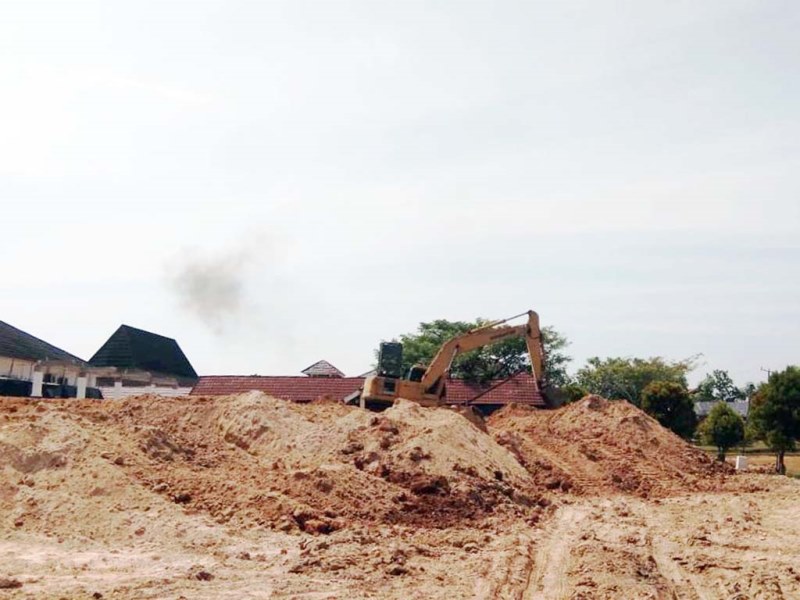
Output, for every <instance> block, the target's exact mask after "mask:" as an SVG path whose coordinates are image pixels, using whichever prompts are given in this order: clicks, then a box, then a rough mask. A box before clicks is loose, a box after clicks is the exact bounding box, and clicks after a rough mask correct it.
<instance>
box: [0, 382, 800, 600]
mask: <svg viewBox="0 0 800 600" xmlns="http://www.w3.org/2000/svg"><path fill="white" fill-rule="evenodd" d="M798 498H800V482H798V481H796V480H792V479H788V478H783V477H776V476H767V475H756V474H750V475H748V474H745V475H734V474H732V473H731V471H730V470H729V469H726V468H725V467H724V466H721V465H718V464H716V463H715V462H714V461H713V460H710V459H709V458H708V457H707V456H706V455H705V454H704V453H702V452H701V451H699V450H696V449H693V448H691V447H689V446H688V445H686V444H684V443H683V442H682V441H681V440H679V439H678V438H675V437H674V436H672V434H670V433H669V432H667V431H665V430H663V429H662V428H660V426H658V424H657V423H655V422H654V421H652V419H649V418H648V417H647V416H646V415H643V414H642V413H640V412H639V411H638V410H637V409H635V408H633V407H631V406H629V405H626V404H624V403H608V402H606V401H604V400H602V399H597V398H589V399H585V400H583V401H582V402H581V403H578V404H576V405H572V406H570V407H567V408H565V409H562V410H560V411H552V412H546V413H544V412H535V411H528V410H523V409H515V408H512V409H507V410H504V411H502V412H501V413H500V414H497V415H495V416H493V417H492V418H491V419H490V420H489V422H488V423H487V428H486V431H483V430H481V429H479V428H478V427H475V426H473V425H472V424H471V423H470V422H469V421H467V419H464V418H463V417H462V416H460V415H458V414H456V413H454V412H452V411H449V410H446V409H436V410H434V409H421V408H420V407H417V406H414V405H411V404H410V403H400V404H399V405H398V406H396V407H394V408H393V409H391V410H390V411H387V412H385V413H382V414H381V415H375V414H372V413H367V412H363V411H360V410H358V409H353V408H347V407H342V406H339V405H335V404H329V403H320V404H312V405H307V406H298V405H291V404H289V403H286V402H283V401H279V400H274V399H271V398H267V397H265V396H263V395H261V394H245V395H241V396H236V397H229V398H221V399H203V398H200V399H197V398H187V399H179V400H172V399H162V398H157V397H143V398H136V399H131V400H127V401H124V402H118V403H116V402H115V403H98V402H88V401H87V402H75V401H72V402H67V401H63V402H62V401H49V402H31V401H23V400H19V399H0V534H1V535H0V599H1V598H6V597H7V598H100V597H103V598H123V599H125V598H173V599H178V598H186V599H194V598H800V544H798V541H800V502H798Z"/></svg>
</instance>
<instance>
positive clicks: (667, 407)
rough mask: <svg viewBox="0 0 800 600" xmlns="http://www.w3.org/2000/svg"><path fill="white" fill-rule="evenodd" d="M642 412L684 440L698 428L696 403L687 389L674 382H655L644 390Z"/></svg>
mask: <svg viewBox="0 0 800 600" xmlns="http://www.w3.org/2000/svg"><path fill="white" fill-rule="evenodd" d="M642 410H644V411H645V412H646V413H647V414H649V415H651V416H652V417H653V418H654V419H656V420H657V421H658V422H659V423H661V424H662V425H663V426H664V427H666V428H667V429H671V430H672V431H674V432H675V433H677V434H678V435H679V436H681V437H682V438H687V439H688V438H690V437H692V435H693V434H694V430H695V427H696V426H697V416H696V415H695V414H694V403H693V402H692V399H691V398H690V397H689V392H688V391H687V389H686V387H685V386H683V385H681V384H679V383H675V382H672V381H653V382H651V383H649V384H647V386H645V388H644V389H643V390H642Z"/></svg>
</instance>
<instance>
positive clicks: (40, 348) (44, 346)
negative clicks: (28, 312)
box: [0, 321, 101, 398]
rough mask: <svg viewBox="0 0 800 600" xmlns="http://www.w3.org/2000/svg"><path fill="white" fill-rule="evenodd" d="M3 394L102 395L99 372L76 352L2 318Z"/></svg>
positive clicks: (0, 390) (0, 388)
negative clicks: (59, 346) (42, 338)
mask: <svg viewBox="0 0 800 600" xmlns="http://www.w3.org/2000/svg"><path fill="white" fill-rule="evenodd" d="M0 396H33V397H44V398H86V397H90V398H99V397H101V395H100V392H99V390H97V388H96V386H95V373H94V370H93V369H92V368H91V366H90V365H89V364H88V363H87V362H86V361H84V360H83V359H81V358H78V357H77V356H75V355H74V354H70V353H69V352H67V351H66V350H62V349H61V348H58V347H56V346H53V345H52V344H49V343H48V342H45V341H44V340H41V339H39V338H37V337H35V336H33V335H31V334H30V333H26V332H25V331H22V330H21V329H17V328H16V327H13V326H12V325H9V324H8V323H6V322H4V321H0Z"/></svg>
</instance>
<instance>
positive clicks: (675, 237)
mask: <svg viewBox="0 0 800 600" xmlns="http://www.w3.org/2000/svg"><path fill="white" fill-rule="evenodd" d="M798 30H800V4H798V3H797V2H794V1H792V0H784V1H780V0H752V1H742V0H706V1H704V2H699V3H698V2H690V1H681V0H670V1H660V0H651V1H648V2H642V1H640V0H637V1H633V0H631V1H623V0H617V1H607V0H585V1H584V0H559V1H557V2H556V1H548V2H543V1H534V0H527V1H516V0H493V1H489V0H485V1H470V0H426V1H419V0H404V1H402V2H397V1H392V2H389V1H383V0H369V1H367V0H349V1H345V0H316V1H304V0H287V1H284V0H272V1H261V0H259V1H255V0H253V1H243V0H238V1H237V0H191V1H189V0H185V1H179V0H157V1H151V0H137V1H136V2H131V1H125V2H122V1H116V0H98V1H78V0H54V1H49V2H48V1H40V0H4V1H3V2H2V3H0V211H1V212H0V215H2V216H0V225H1V226H2V228H1V229H0V231H2V233H0V253H1V254H2V256H3V257H4V261H3V262H4V264H3V278H2V282H1V283H0V320H4V321H6V322H8V323H10V324H12V325H14V326H16V327H18V328H20V329H23V330H25V331H28V332H29V333H32V334H34V335H37V336H39V337H41V338H43V339H45V340H47V341H49V342H51V343H53V344H55V345H57V346H60V347H62V348H64V349H66V350H68V351H70V352H72V353H74V354H77V355H78V356H81V357H82V358H89V357H90V356H91V355H92V354H93V353H94V352H95V351H96V350H97V349H98V348H99V347H100V346H101V345H102V344H103V342H104V341H105V340H106V339H107V338H108V337H109V336H110V335H111V334H112V333H113V332H114V330H115V329H116V328H117V327H118V326H119V325H120V324H122V323H125V324H128V325H132V326H134V327H139V328H142V329H146V330H149V331H153V332H157V333H160V334H162V335H167V336H169V337H174V338H176V339H177V340H178V342H179V343H180V345H181V347H182V348H183V350H184V352H185V353H186V354H187V356H188V357H189V359H190V361H191V362H192V363H193V365H194V366H195V369H196V370H197V371H198V372H199V373H201V374H205V375H211V374H218V375H221V374H245V375H247V374H256V373H258V374H262V375H279V374H281V375H290V374H298V373H299V371H300V370H301V369H303V368H305V367H307V366H308V365H310V364H311V363H313V362H315V361H317V360H319V359H322V358H324V359H326V360H328V361H330V362H331V363H333V364H334V365H336V366H337V367H339V368H340V369H341V370H343V371H344V372H345V373H347V374H348V375H357V374H360V373H361V372H363V371H366V370H367V369H369V368H370V367H371V365H372V362H373V349H374V348H375V347H376V346H377V344H378V342H379V341H380V340H381V339H391V338H393V337H395V336H397V335H399V334H401V333H405V332H410V331H413V330H414V329H415V328H416V326H417V324H418V323H420V322H422V321H429V320H432V319H437V318H446V319H452V320H469V319H474V318H476V317H479V316H480V317H485V318H503V317H506V316H510V315H513V314H517V313H520V312H523V311H525V310H528V309H529V308H532V309H535V310H536V311H537V312H538V313H539V314H540V317H541V322H542V324H543V325H552V326H553V327H555V328H556V329H557V330H558V331H560V332H561V333H563V334H564V335H566V336H567V338H568V339H569V340H570V341H571V346H570V347H569V352H570V354H571V355H572V356H573V357H574V362H573V370H575V369H576V368H578V367H580V366H581V365H582V364H583V363H584V361H585V360H586V359H587V358H588V357H591V356H600V357H606V356H664V357H666V358H668V359H674V360H677V359H683V358H686V357H688V356H692V355H696V354H702V358H701V360H700V363H701V364H700V366H699V367H698V369H697V370H696V371H695V373H694V374H693V376H692V377H693V378H694V379H695V380H697V379H698V378H700V377H702V375H703V374H704V373H706V372H708V371H710V370H712V369H717V368H721V369H727V370H728V371H729V372H730V373H731V375H732V376H733V378H734V380H735V381H736V382H737V383H744V382H745V381H754V382H755V381H760V380H762V379H764V378H765V375H766V374H765V372H764V371H763V370H762V369H772V370H776V369H782V368H783V367H785V366H786V365H788V364H798V363H800V355H798V348H800V178H799V177H800V61H799V60H798V56H800V36H798V35H797V32H798Z"/></svg>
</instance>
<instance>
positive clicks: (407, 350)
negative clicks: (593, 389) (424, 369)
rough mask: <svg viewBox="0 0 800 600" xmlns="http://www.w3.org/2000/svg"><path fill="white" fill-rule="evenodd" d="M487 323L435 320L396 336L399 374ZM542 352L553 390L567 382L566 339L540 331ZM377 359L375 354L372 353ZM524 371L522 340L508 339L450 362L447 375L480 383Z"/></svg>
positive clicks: (525, 358) (547, 329) (525, 351)
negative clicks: (400, 361) (400, 365)
mask: <svg viewBox="0 0 800 600" xmlns="http://www.w3.org/2000/svg"><path fill="white" fill-rule="evenodd" d="M489 322H490V321H488V320H486V319H480V318H479V319H476V320H475V321H472V322H468V321H448V320H446V319H437V320H435V321H430V322H428V323H420V324H419V327H418V328H417V331H416V332H414V333H406V334H403V335H401V336H400V339H399V340H395V341H400V342H401V343H402V344H403V372H404V373H405V372H407V371H408V369H409V368H411V367H412V366H414V365H428V364H430V362H431V361H432V360H433V357H434V356H435V355H436V353H437V352H438V351H439V348H440V347H441V346H442V344H444V343H445V342H446V341H447V340H449V339H451V338H453V337H455V336H457V335H461V334H463V333H466V332H467V331H469V330H471V329H475V328H476V327H481V326H483V325H486V324H487V323H489ZM542 345H543V350H544V373H543V378H544V380H545V381H546V382H547V383H549V384H551V385H555V386H560V385H564V384H565V383H567V382H569V375H568V373H567V366H568V365H569V363H570V361H571V360H572V358H571V357H570V356H568V355H567V354H566V352H565V348H566V347H567V346H568V345H569V341H567V338H566V337H564V336H563V335H562V334H560V333H559V332H558V331H556V330H555V329H553V328H552V327H543V328H542ZM376 356H377V351H376ZM523 370H527V371H528V372H530V370H531V365H530V357H529V356H528V348H527V346H526V345H525V340H524V339H523V338H509V339H506V340H503V341H500V342H498V343H496V344H492V345H490V346H484V347H483V348H478V349H477V350H473V351H472V352H465V353H464V354H460V355H459V356H457V357H456V359H455V360H454V361H453V365H452V367H451V370H450V373H451V375H452V376H453V377H456V378H460V379H466V380H468V381H477V382H484V381H489V380H492V379H504V378H506V377H510V376H512V375H515V374H516V373H519V372H520V371H523Z"/></svg>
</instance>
